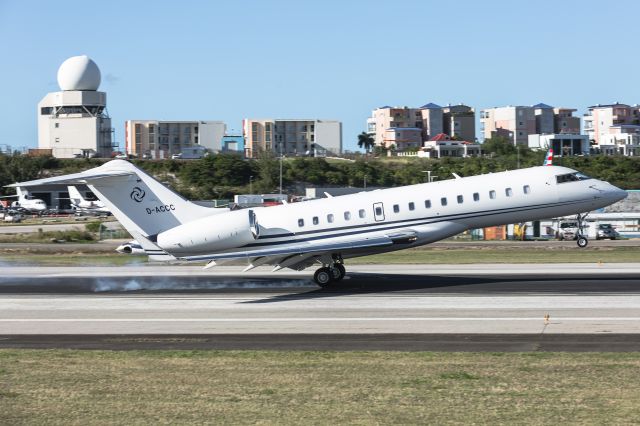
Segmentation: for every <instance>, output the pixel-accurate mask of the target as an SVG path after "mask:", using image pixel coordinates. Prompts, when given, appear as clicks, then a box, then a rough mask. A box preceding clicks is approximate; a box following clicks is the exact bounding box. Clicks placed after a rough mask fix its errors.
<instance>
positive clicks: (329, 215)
mask: <svg viewBox="0 0 640 426" xmlns="http://www.w3.org/2000/svg"><path fill="white" fill-rule="evenodd" d="M327 222H329V223H333V215H332V214H331V213H329V214H328V215H327Z"/></svg>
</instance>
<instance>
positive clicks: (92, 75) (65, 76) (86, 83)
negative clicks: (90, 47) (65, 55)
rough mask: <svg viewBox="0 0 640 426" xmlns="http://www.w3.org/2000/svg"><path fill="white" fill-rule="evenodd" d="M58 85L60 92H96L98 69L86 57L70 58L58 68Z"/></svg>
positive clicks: (98, 81) (98, 76)
mask: <svg viewBox="0 0 640 426" xmlns="http://www.w3.org/2000/svg"><path fill="white" fill-rule="evenodd" d="M58 85H59V86H60V89H61V90H98V87H100V69H99V68H98V66H97V65H96V63H95V62H93V61H92V60H91V58H89V57H88V56H86V55H82V56H72V57H71V58H69V59H67V60H66V61H64V62H63V63H62V65H60V68H58Z"/></svg>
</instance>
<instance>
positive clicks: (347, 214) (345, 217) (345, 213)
mask: <svg viewBox="0 0 640 426" xmlns="http://www.w3.org/2000/svg"><path fill="white" fill-rule="evenodd" d="M344 220H351V212H344Z"/></svg>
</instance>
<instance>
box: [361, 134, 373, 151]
mask: <svg viewBox="0 0 640 426" xmlns="http://www.w3.org/2000/svg"><path fill="white" fill-rule="evenodd" d="M374 144H375V139H373V137H372V136H371V135H370V134H369V133H367V132H362V133H360V134H359V135H358V146H359V147H360V148H364V150H365V152H369V150H370V149H371V148H372V147H373V145H374Z"/></svg>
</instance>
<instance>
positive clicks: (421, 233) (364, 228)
mask: <svg viewBox="0 0 640 426" xmlns="http://www.w3.org/2000/svg"><path fill="white" fill-rule="evenodd" d="M576 173H577V172H576V171H575V170H572V169H567V168H564V167H556V166H551V167H533V168H529V169H521V170H515V171H508V172H500V173H492V174H485V175H480V176H472V177H467V178H460V179H452V180H446V181H439V182H432V183H425V184H418V185H411V186H404V187H399V188H391V189H384V190H376V191H371V192H361V193H358V194H354V195H345V196H340V197H335V198H327V199H319V200H312V201H307V202H302V203H293V204H286V205H281V206H275V207H265V208H254V209H252V211H253V213H254V214H255V219H256V221H257V223H258V226H257V228H258V232H257V235H256V233H254V234H252V232H251V230H250V226H249V220H248V214H247V210H239V211H231V212H228V213H222V214H218V215H214V216H208V217H203V218H201V219H197V220H195V221H192V222H189V223H186V224H184V225H181V226H178V227H176V228H174V229H171V230H169V231H165V232H163V233H161V234H159V235H158V238H157V242H158V245H159V246H160V247H161V248H162V249H164V250H166V251H167V252H169V253H171V254H173V255H175V256H176V257H180V256H191V255H198V254H211V253H225V252H237V251H243V250H247V251H250V250H255V249H261V248H269V247H282V246H286V245H288V244H292V243H299V242H304V241H318V240H322V241H340V240H343V239H348V238H351V237H353V236H359V237H367V238H368V237H371V238H375V237H376V236H380V235H389V234H390V233H394V232H403V231H407V230H410V231H411V232H413V233H414V234H415V236H416V238H415V240H412V241H411V242H410V243H408V244H399V245H397V246H396V245H394V246H392V247H385V248H380V249H366V250H362V251H361V252H351V253H348V254H346V255H345V256H344V257H353V256H361V255H365V254H371V253H375V252H382V251H390V250H399V249H403V248H407V247H412V246H418V245H423V244H428V243H431V242H434V241H438V240H441V239H443V238H448V237H450V236H452V235H456V234H458V233H460V232H462V231H464V230H467V229H471V228H479V227H486V226H494V225H502V224H508V223H519V222H525V221H530V220H537V219H544V218H550V217H557V216H566V215H569V214H577V213H581V212H587V211H591V210H594V209H597V208H600V207H604V206H607V205H609V204H612V203H613V202H615V201H617V200H620V199H622V198H624V197H625V196H626V193H624V191H622V190H620V189H618V188H616V187H615V186H613V185H610V184H609V183H607V182H603V181H598V180H596V179H586V180H575V181H567V182H562V183H559V182H558V178H557V176H564V175H569V174H576Z"/></svg>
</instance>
